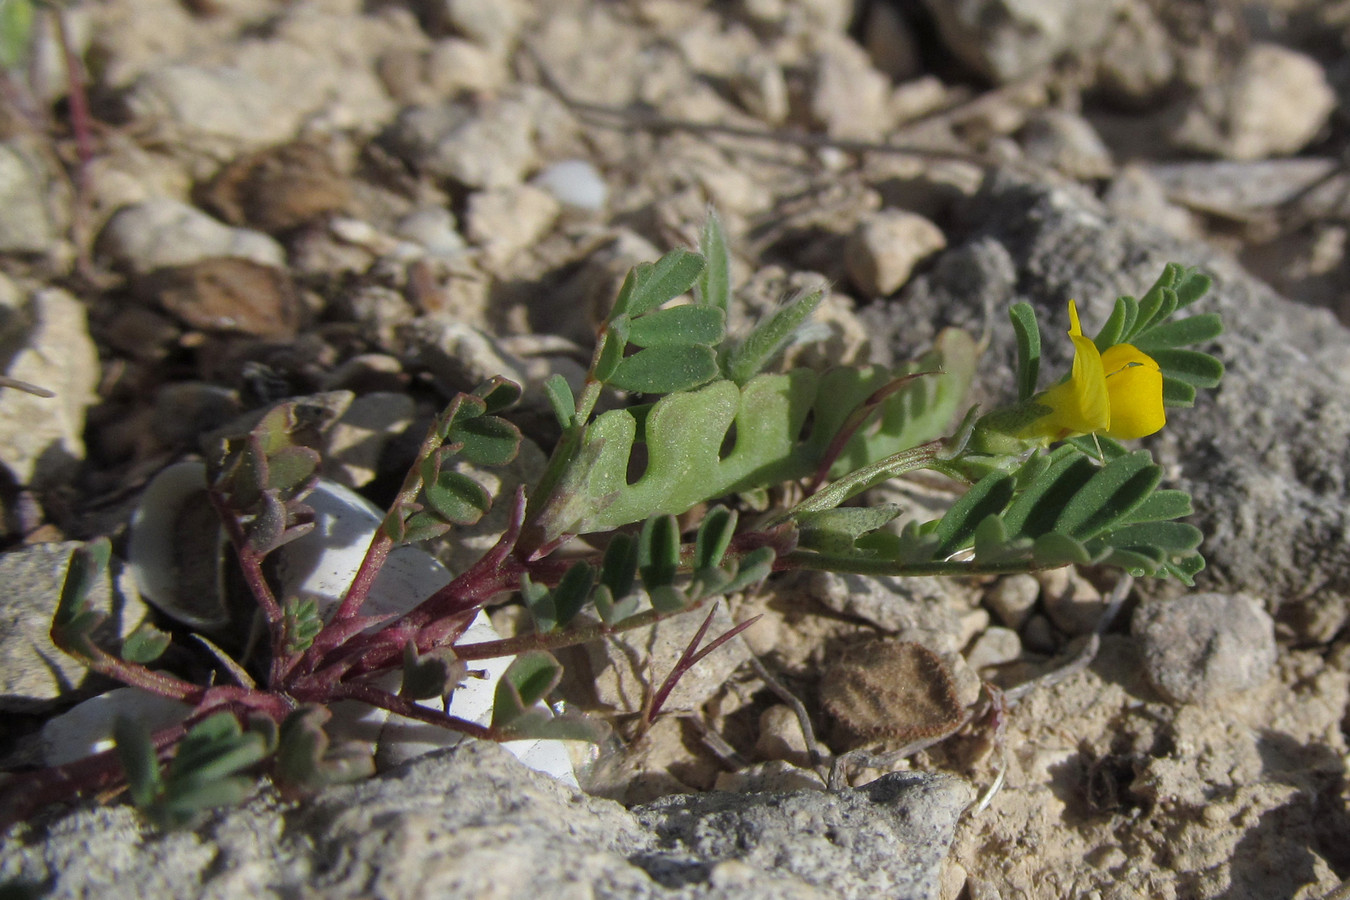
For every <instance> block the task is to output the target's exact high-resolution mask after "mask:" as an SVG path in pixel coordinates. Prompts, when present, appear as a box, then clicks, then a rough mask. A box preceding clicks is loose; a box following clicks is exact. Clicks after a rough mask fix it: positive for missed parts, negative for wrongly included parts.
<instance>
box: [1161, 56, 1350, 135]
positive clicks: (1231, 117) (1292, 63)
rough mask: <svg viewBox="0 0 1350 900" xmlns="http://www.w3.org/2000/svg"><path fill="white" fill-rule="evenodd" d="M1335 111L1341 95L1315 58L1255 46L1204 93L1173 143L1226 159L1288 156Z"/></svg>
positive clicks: (1191, 107)
mask: <svg viewBox="0 0 1350 900" xmlns="http://www.w3.org/2000/svg"><path fill="white" fill-rule="evenodd" d="M1335 108H1336V93H1335V91H1333V90H1332V88H1331V85H1330V84H1328V83H1327V77H1326V73H1325V72H1324V71H1323V70H1322V67H1321V66H1320V65H1319V64H1318V63H1317V61H1316V60H1314V59H1313V58H1312V57H1310V56H1305V55H1304V54H1302V53H1299V52H1297V51H1295V50H1290V49H1288V48H1285V47H1280V46H1277V45H1274V44H1254V45H1253V46H1252V47H1250V48H1249V49H1248V50H1247V52H1246V54H1245V55H1244V56H1243V57H1242V59H1241V60H1239V62H1238V64H1237V66H1236V68H1235V69H1234V71H1233V72H1232V73H1231V75H1229V76H1228V77H1224V78H1216V79H1215V80H1214V81H1213V82H1211V83H1210V84H1208V85H1206V86H1205V88H1204V89H1203V90H1201V91H1200V93H1199V94H1198V95H1197V96H1196V98H1195V100H1194V102H1193V103H1192V104H1191V106H1190V107H1189V108H1188V109H1187V111H1186V114H1185V115H1184V116H1183V117H1182V119H1181V121H1180V123H1179V124H1178V126H1177V129H1176V131H1175V132H1174V133H1173V135H1172V140H1173V142H1174V143H1176V144H1177V146H1179V147H1183V148H1185V149H1188V150H1200V151H1202V152H1205V153H1212V154H1215V155H1216V156H1222V157H1225V158H1227V159H1264V158H1265V157H1268V156H1287V155H1289V154H1291V153H1297V152H1298V151H1299V150H1301V149H1302V148H1303V147H1304V146H1306V145H1307V144H1308V143H1309V142H1310V141H1311V140H1312V139H1313V138H1314V137H1316V136H1317V133H1318V132H1319V131H1321V130H1322V127H1323V126H1324V125H1326V123H1327V119H1328V118H1329V117H1330V116H1331V112H1332V110H1334V109H1335Z"/></svg>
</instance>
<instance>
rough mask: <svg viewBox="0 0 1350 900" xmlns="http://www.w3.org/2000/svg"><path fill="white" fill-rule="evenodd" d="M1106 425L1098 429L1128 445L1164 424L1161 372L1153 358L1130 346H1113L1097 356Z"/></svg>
mask: <svg viewBox="0 0 1350 900" xmlns="http://www.w3.org/2000/svg"><path fill="white" fill-rule="evenodd" d="M1101 362H1102V366H1103V369H1104V371H1105V380H1106V392H1107V396H1108V404H1109V408H1110V423H1109V425H1108V426H1107V427H1105V428H1102V429H1098V430H1101V431H1103V432H1104V433H1105V434H1107V435H1108V436H1110V437H1113V438H1115V439H1117V440H1121V441H1128V440H1133V439H1134V438H1141V437H1145V436H1147V435H1150V434H1153V433H1154V432H1156V431H1158V430H1159V429H1160V428H1162V427H1163V425H1165V424H1166V423H1167V413H1166V411H1165V410H1164V409H1163V396H1162V392H1163V377H1162V370H1161V369H1160V368H1159V367H1158V364H1157V363H1156V362H1154V361H1153V358H1152V357H1151V356H1149V355H1148V354H1146V353H1144V352H1143V351H1142V350H1140V349H1139V348H1137V347H1134V346H1132V345H1130V344H1117V345H1115V346H1114V347H1110V348H1108V349H1107V351H1106V352H1105V353H1103V354H1102V355H1101Z"/></svg>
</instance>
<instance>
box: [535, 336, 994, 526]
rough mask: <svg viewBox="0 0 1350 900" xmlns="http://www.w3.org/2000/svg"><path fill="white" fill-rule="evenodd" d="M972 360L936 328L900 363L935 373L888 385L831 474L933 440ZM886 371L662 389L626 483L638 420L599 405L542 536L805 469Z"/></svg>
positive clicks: (967, 341) (958, 397) (685, 503)
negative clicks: (638, 464)
mask: <svg viewBox="0 0 1350 900" xmlns="http://www.w3.org/2000/svg"><path fill="white" fill-rule="evenodd" d="M655 349H656V348H652V349H649V350H644V351H642V352H643V353H650V352H654V350H655ZM640 355H641V354H639V356H640ZM639 356H635V357H632V359H637V358H639ZM974 358H975V343H974V341H973V340H972V339H971V338H970V337H969V336H968V335H965V334H964V333H961V332H955V331H947V332H944V333H943V335H942V336H940V338H939V342H938V346H937V348H936V350H935V352H934V353H933V354H931V355H929V356H927V357H925V358H924V359H922V360H919V361H917V362H916V363H913V364H911V365H910V366H908V367H906V368H907V369H910V370H911V371H924V372H934V373H936V372H939V371H941V372H942V374H932V375H925V376H922V377H917V378H913V379H912V380H910V381H909V382H908V383H906V384H905V385H904V386H903V387H902V388H901V389H900V390H896V391H893V392H892V393H889V394H888V395H887V396H886V397H885V399H884V400H883V401H882V402H881V403H880V404H879V405H878V407H877V409H876V412H875V413H874V421H872V422H869V423H867V424H866V425H865V426H864V427H863V428H861V429H859V430H858V431H857V432H856V433H855V434H854V435H853V437H852V438H851V439H849V441H848V443H847V444H846V445H845V446H844V447H843V448H842V450H840V451H839V452H838V455H837V457H836V459H835V462H834V465H833V466H832V468H831V473H832V474H835V475H836V476H839V475H845V474H847V473H849V472H852V471H856V470H858V469H861V468H863V467H865V466H866V465H868V464H870V463H872V462H874V461H876V460H881V459H885V458H887V457H890V456H892V455H894V454H896V453H898V452H901V451H905V450H908V449H910V448H912V447H914V446H916V445H917V444H920V443H923V442H925V441H930V440H932V439H934V438H936V437H938V436H939V435H940V434H941V433H942V432H943V430H944V429H945V428H946V427H947V424H948V423H949V422H950V421H951V419H952V418H953V417H954V415H955V413H956V410H957V407H958V406H959V404H960V403H961V401H962V399H963V398H964V396H965V393H966V389H967V387H968V385H969V382H970V378H971V377H972V376H973V372H974ZM919 367H923V368H919ZM902 371H903V370H902ZM895 378H896V373H895V372H893V371H891V370H888V369H882V368H879V367H865V368H863V369H861V370H856V369H846V368H845V369H839V370H835V371H834V372H830V373H827V374H825V375H819V374H817V373H815V372H812V371H810V370H808V369H794V370H792V371H790V372H786V373H783V374H767V375H759V376H756V377H755V378H752V379H751V380H750V381H748V382H747V383H746V384H744V385H743V386H738V385H737V384H735V383H733V382H731V381H727V380H717V381H713V382H712V383H711V384H708V385H705V386H703V387H701V388H699V389H697V390H694V391H687V392H679V393H672V394H669V395H667V396H665V397H662V398H661V399H660V400H658V401H657V402H656V403H655V404H653V405H651V407H650V409H649V410H648V411H647V413H646V415H645V419H644V421H643V423H642V427H641V433H642V437H643V443H644V444H645V449H646V465H645V468H644V469H643V471H642V473H641V476H640V477H638V478H637V479H636V480H634V481H631V482H630V480H629V479H630V474H629V473H630V468H631V462H632V455H633V450H634V446H635V444H636V443H637V440H638V434H639V423H638V420H637V418H636V417H635V415H634V413H633V411H631V410H625V409H618V410H610V411H608V412H605V413H602V414H601V415H599V416H597V417H596V419H595V421H593V422H591V423H590V424H589V425H587V426H586V429H585V433H584V435H583V436H582V439H581V440H580V441H579V442H578V444H577V446H576V448H575V451H574V453H575V455H574V456H573V458H572V461H571V463H570V466H569V467H568V469H567V474H564V475H563V476H562V477H561V478H560V480H559V484H560V485H561V487H560V488H559V489H558V491H557V502H556V503H555V504H554V505H553V506H552V508H549V507H547V506H545V508H546V509H548V513H549V514H548V515H547V516H543V517H541V518H542V523H541V527H542V528H543V530H544V536H545V539H546V540H551V539H554V538H557V537H558V536H560V535H562V534H566V533H576V534H581V533H589V532H595V531H603V530H608V529H613V528H616V527H619V526H622V525H627V524H629V523H632V522H640V521H642V520H643V519H646V518H647V517H648V516H650V515H652V514H653V513H673V514H679V513H683V512H685V511H686V510H688V509H690V508H691V507H693V506H695V505H696V504H698V503H700V502H703V501H707V500H712V499H716V498H718V497H722V496H726V495H728V494H732V493H737V492H741V491H749V490H754V489H756V488H760V487H763V486H766V485H776V484H779V483H782V482H784V481H791V480H793V479H797V478H806V477H809V476H810V475H812V473H813V472H815V470H816V469H817V468H818V467H819V466H821V465H822V463H823V461H824V460H825V459H826V454H827V452H831V449H830V448H831V442H832V441H833V440H834V438H835V436H836V434H837V433H838V431H839V429H840V428H841V427H843V425H844V423H845V422H846V421H847V420H848V418H849V416H850V414H851V412H852V411H853V410H854V409H856V408H858V407H859V406H862V405H864V404H867V403H868V402H869V399H870V398H872V397H873V395H874V394H876V392H878V391H883V390H885V389H887V387H888V386H890V385H892V383H893V382H894V380H895ZM532 502H533V501H532Z"/></svg>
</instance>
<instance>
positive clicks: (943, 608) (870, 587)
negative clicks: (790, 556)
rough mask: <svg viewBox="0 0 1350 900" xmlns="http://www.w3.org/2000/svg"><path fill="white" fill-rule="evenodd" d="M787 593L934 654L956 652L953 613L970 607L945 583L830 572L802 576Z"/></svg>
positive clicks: (964, 597)
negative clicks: (865, 622) (859, 621)
mask: <svg viewBox="0 0 1350 900" xmlns="http://www.w3.org/2000/svg"><path fill="white" fill-rule="evenodd" d="M788 589H790V590H797V591H801V592H802V593H804V594H806V595H807V596H809V597H811V598H813V599H814V600H816V601H818V602H819V603H821V604H822V605H824V606H825V607H826V608H828V609H831V610H833V611H834V612H837V613H839V614H841V615H845V616H853V617H855V618H859V619H863V620H864V621H867V622H871V623H872V624H873V625H876V626H878V627H879V628H882V629H884V630H885V631H888V632H891V633H893V634H895V635H897V636H898V637H899V638H900V639H901V640H903V641H915V642H917V643H920V644H923V645H924V646H925V647H928V648H929V649H931V650H933V651H934V652H936V653H955V652H956V651H958V650H960V649H961V647H960V646H959V643H960V633H961V621H960V617H959V612H960V610H961V609H962V608H964V607H969V606H972V605H973V604H972V603H970V602H969V598H968V597H967V595H966V594H965V593H964V589H963V588H962V586H961V585H958V584H956V583H955V582H954V581H953V580H952V579H946V578H889V577H882V578H871V577H865V576H862V575H839V574H836V573H834V572H809V573H803V574H802V575H801V576H799V578H798V580H796V581H794V582H791V583H790V585H789V586H788Z"/></svg>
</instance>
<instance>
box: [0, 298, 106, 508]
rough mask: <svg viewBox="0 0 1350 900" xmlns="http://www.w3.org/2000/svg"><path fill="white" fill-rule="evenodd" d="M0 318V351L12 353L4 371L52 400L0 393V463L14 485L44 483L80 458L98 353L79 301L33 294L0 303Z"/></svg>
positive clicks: (63, 475) (61, 475)
mask: <svg viewBox="0 0 1350 900" xmlns="http://www.w3.org/2000/svg"><path fill="white" fill-rule="evenodd" d="M13 299H17V297H16V298H13ZM6 306H8V307H9V308H5V307H6ZM0 313H3V314H5V315H4V316H3V318H4V319H5V320H6V321H5V322H4V326H3V332H4V334H3V335H0V348H3V349H4V350H6V351H8V352H9V353H12V354H13V355H12V356H10V357H9V359H8V364H7V365H6V366H5V368H4V370H3V371H4V374H6V375H8V376H9V377H10V378H15V379H18V380H19V381H26V382H28V383H30V384H34V385H37V386H38V387H40V388H46V389H47V390H49V391H53V392H54V393H55V395H56V396H54V397H38V396H35V395H33V394H29V393H25V392H23V391H19V390H15V389H13V388H3V389H0V464H3V465H4V466H5V467H6V468H8V469H9V471H10V472H11V473H12V474H13V476H14V478H15V480H16V481H18V482H19V483H20V484H46V485H50V484H52V483H54V482H56V481H58V480H60V479H63V478H67V477H69V476H70V474H71V473H72V471H73V470H74V468H75V466H76V465H78V463H79V462H80V461H81V460H83V459H84V454H85V448H84V425H85V413H86V412H87V411H88V409H89V407H90V406H92V405H93V404H94V403H95V401H96V399H97V398H96V396H95V394H94V390H95V388H96V387H97V385H98V379H99V372H100V369H99V361H98V349H97V348H96V347H95V346H94V342H93V340H92V339H91V338H90V337H89V325H88V321H87V316H86V314H85V308H84V304H83V303H81V302H80V301H79V300H77V299H75V298H74V297H72V296H71V295H70V294H68V293H66V292H65V291H63V290H61V289H60V288H44V289H42V290H39V291H35V292H33V293H32V294H31V295H30V296H29V297H28V298H27V301H26V302H22V301H21V302H18V303H15V304H14V305H12V306H11V305H9V304H8V303H6V302H4V301H3V300H0Z"/></svg>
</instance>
